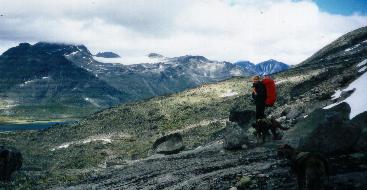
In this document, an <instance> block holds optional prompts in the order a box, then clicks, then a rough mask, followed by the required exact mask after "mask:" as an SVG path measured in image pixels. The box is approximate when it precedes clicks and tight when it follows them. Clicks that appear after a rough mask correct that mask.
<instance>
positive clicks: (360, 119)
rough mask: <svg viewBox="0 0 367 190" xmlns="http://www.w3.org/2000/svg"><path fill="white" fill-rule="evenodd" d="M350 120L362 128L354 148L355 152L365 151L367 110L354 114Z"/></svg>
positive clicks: (366, 147) (366, 145) (366, 143)
mask: <svg viewBox="0 0 367 190" xmlns="http://www.w3.org/2000/svg"><path fill="white" fill-rule="evenodd" d="M351 122H352V123H353V124H354V125H356V126H359V127H361V128H362V134H361V136H360V137H359V139H358V141H357V143H356V145H355V146H354V150H355V151H356V152H362V151H363V152H366V151H367V112H363V113H361V114H359V115H357V116H355V117H354V118H353V119H352V120H351Z"/></svg>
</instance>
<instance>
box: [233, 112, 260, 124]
mask: <svg viewBox="0 0 367 190" xmlns="http://www.w3.org/2000/svg"><path fill="white" fill-rule="evenodd" d="M255 116H256V113H255V112H254V111H252V110H242V111H238V110H231V111H230V113H229V121H231V122H236V123H237V124H238V125H240V126H246V125H248V124H250V123H253V122H255Z"/></svg>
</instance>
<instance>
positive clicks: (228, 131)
mask: <svg viewBox="0 0 367 190" xmlns="http://www.w3.org/2000/svg"><path fill="white" fill-rule="evenodd" d="M226 126H227V127H226V128H225V131H224V135H223V148H225V149H227V150H234V149H241V148H242V146H243V145H245V144H247V143H248V136H247V134H246V132H245V130H244V129H242V128H241V127H240V126H239V125H238V124H236V123H232V122H227V123H226Z"/></svg>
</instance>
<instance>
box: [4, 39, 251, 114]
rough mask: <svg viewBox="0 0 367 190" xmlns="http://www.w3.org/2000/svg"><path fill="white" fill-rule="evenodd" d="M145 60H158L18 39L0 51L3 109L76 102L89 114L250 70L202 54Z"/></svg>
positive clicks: (23, 110)
mask: <svg viewBox="0 0 367 190" xmlns="http://www.w3.org/2000/svg"><path fill="white" fill-rule="evenodd" d="M102 59H103V61H108V60H109V59H115V58H102ZM149 59H154V60H155V61H157V62H156V63H142V64H135V65H123V64H113V63H103V62H100V61H97V60H99V59H97V58H96V57H95V56H93V55H92V54H91V52H90V51H89V50H88V49H87V48H86V47H85V46H83V45H69V44H53V43H44V42H40V43H36V44H34V45H30V44H28V43H22V44H19V46H17V47H14V48H10V49H9V50H8V51H6V52H5V53H4V54H3V55H1V56H0V79H1V83H0V89H1V91H0V101H1V104H0V105H5V106H2V107H4V109H2V108H1V109H2V114H3V115H4V114H8V115H17V114H25V115H27V114H29V113H30V114H33V113H35V114H40V113H39V112H37V111H30V110H32V109H33V108H34V107H38V108H40V110H43V111H40V112H42V113H45V114H46V113H47V114H49V108H50V107H57V109H54V110H57V111H55V115H65V114H66V113H67V115H73V113H72V112H73V111H74V110H77V109H75V107H77V108H78V109H79V108H80V109H84V108H87V110H86V112H88V113H89V112H90V111H95V110H98V109H101V108H105V107H109V106H112V105H116V104H118V103H124V102H129V101H134V100H141V99H144V98H149V97H153V96H158V95H164V94H170V93H174V92H179V91H182V90H185V89H187V88H192V87H196V86H199V85H201V84H205V83H211V82H216V81H220V80H224V79H228V78H231V77H233V76H247V75H249V74H250V73H249V72H248V71H247V70H246V69H243V68H241V67H239V66H236V65H233V64H231V63H228V62H217V61H211V60H208V59H206V58H205V57H202V56H189V55H187V56H180V57H174V58H166V57H163V56H160V55H159V54H151V55H150V58H149ZM20 105H21V106H20ZM51 105H52V106H51ZM1 109H0V110H1ZM78 113H83V111H80V110H79V111H78ZM56 117H57V116H56Z"/></svg>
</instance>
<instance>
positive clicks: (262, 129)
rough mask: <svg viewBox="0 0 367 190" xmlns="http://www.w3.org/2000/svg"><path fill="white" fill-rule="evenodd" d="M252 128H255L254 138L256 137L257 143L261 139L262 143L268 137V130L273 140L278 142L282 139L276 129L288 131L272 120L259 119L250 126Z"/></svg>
mask: <svg viewBox="0 0 367 190" xmlns="http://www.w3.org/2000/svg"><path fill="white" fill-rule="evenodd" d="M252 127H253V128H255V130H256V131H255V136H256V137H257V140H258V142H259V141H260V139H262V143H264V142H265V138H266V136H267V135H269V130H270V131H271V133H272V134H273V140H280V139H281V138H282V137H281V135H280V134H279V132H277V130H278V129H281V130H288V129H289V128H286V127H283V126H282V125H281V124H280V123H279V122H278V121H277V120H275V119H274V118H271V119H267V118H264V119H259V120H257V121H256V123H253V124H252Z"/></svg>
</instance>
